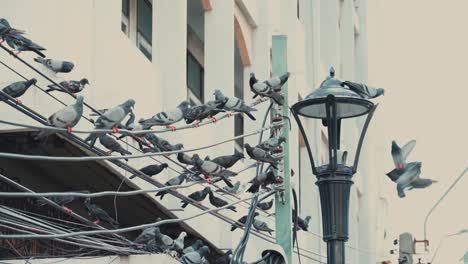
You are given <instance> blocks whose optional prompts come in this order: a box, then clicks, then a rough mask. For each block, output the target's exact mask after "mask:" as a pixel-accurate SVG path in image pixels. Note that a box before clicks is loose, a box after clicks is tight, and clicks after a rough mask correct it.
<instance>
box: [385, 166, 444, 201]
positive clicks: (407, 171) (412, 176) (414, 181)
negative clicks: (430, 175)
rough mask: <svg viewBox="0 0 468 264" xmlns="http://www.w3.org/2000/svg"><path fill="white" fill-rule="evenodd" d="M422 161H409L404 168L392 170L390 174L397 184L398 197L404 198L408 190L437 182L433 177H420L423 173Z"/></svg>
mask: <svg viewBox="0 0 468 264" xmlns="http://www.w3.org/2000/svg"><path fill="white" fill-rule="evenodd" d="M421 166H422V163H421V162H410V163H407V164H406V165H405V167H404V169H402V170H397V171H395V170H394V171H392V172H390V173H389V174H390V175H389V174H387V175H388V176H389V178H390V179H391V180H392V181H393V182H395V183H396V184H397V192H398V197H400V198H404V197H405V196H406V194H405V191H406V190H408V191H409V190H412V189H414V188H416V189H423V188H426V187H429V186H430V185H432V184H433V183H435V182H437V181H434V180H431V179H424V178H420V177H419V176H420V175H421Z"/></svg>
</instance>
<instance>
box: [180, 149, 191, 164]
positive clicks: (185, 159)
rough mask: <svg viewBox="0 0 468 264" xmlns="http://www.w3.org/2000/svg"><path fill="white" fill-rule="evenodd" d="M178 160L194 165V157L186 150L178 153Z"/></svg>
mask: <svg viewBox="0 0 468 264" xmlns="http://www.w3.org/2000/svg"><path fill="white" fill-rule="evenodd" d="M177 160H178V161H179V162H180V163H183V164H186V165H193V161H192V157H191V156H190V155H188V154H187V153H185V152H179V153H177Z"/></svg>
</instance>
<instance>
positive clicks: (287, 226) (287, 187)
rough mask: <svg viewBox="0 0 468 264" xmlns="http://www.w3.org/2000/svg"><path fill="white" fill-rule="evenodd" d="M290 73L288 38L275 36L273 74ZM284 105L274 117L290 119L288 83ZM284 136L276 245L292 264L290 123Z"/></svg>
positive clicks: (277, 202)
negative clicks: (281, 190) (281, 187)
mask: <svg viewBox="0 0 468 264" xmlns="http://www.w3.org/2000/svg"><path fill="white" fill-rule="evenodd" d="M287 71H288V66H287V37H286V36H284V35H279V36H273V42H272V72H273V75H274V76H279V75H281V74H283V73H286V72H287ZM282 94H283V96H284V105H283V106H280V107H278V110H275V109H273V111H272V113H273V115H276V114H280V115H282V116H283V118H284V117H289V107H288V83H287V82H286V83H285V84H284V85H283V88H282ZM284 124H285V125H284V126H283V129H282V136H283V137H284V138H285V139H286V141H285V142H284V144H283V168H282V169H283V178H284V179H283V184H284V193H283V195H279V194H278V193H277V194H276V195H275V210H276V211H275V212H276V243H278V244H279V245H280V246H281V247H283V250H284V253H285V254H286V258H287V263H292V227H291V221H292V212H291V168H290V165H289V152H290V150H289V129H290V127H289V126H288V124H289V122H284Z"/></svg>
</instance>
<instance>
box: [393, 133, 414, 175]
mask: <svg viewBox="0 0 468 264" xmlns="http://www.w3.org/2000/svg"><path fill="white" fill-rule="evenodd" d="M414 146H416V140H410V141H409V142H408V143H406V144H405V145H404V146H403V147H401V148H400V146H398V144H397V143H396V142H395V141H394V140H393V141H392V158H393V163H395V168H396V169H400V170H401V169H403V168H404V167H405V164H406V159H407V158H408V155H409V154H410V153H411V151H412V150H413V149H414Z"/></svg>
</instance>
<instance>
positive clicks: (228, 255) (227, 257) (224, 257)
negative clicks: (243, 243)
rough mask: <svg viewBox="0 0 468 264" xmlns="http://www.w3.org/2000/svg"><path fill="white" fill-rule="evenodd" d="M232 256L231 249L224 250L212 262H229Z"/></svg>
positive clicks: (225, 263) (222, 263)
mask: <svg viewBox="0 0 468 264" xmlns="http://www.w3.org/2000/svg"><path fill="white" fill-rule="evenodd" d="M231 258H232V250H230V249H229V250H228V251H226V253H224V254H223V255H222V256H221V257H219V258H217V259H216V260H215V263H214V264H229V263H230V262H231Z"/></svg>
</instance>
